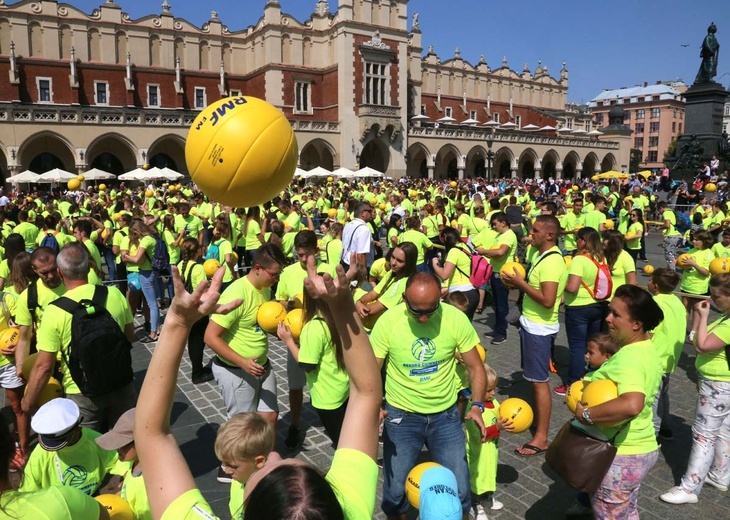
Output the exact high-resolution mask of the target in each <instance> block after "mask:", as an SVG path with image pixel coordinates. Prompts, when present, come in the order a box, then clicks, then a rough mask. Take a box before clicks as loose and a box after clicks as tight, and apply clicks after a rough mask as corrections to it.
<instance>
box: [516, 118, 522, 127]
mask: <svg viewBox="0 0 730 520" xmlns="http://www.w3.org/2000/svg"><path fill="white" fill-rule="evenodd" d="M515 123H516V124H517V128H522V116H517V117H515Z"/></svg>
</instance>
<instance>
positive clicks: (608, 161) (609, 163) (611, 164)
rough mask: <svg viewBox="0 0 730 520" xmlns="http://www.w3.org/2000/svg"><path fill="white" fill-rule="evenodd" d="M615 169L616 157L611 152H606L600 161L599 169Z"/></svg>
mask: <svg viewBox="0 0 730 520" xmlns="http://www.w3.org/2000/svg"><path fill="white" fill-rule="evenodd" d="M615 169H616V158H615V157H614V156H613V154H612V153H609V154H606V157H604V158H603V160H602V161H601V171H602V172H607V171H610V170H615Z"/></svg>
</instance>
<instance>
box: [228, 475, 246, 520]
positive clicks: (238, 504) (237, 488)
mask: <svg viewBox="0 0 730 520" xmlns="http://www.w3.org/2000/svg"><path fill="white" fill-rule="evenodd" d="M245 490H246V486H244V485H243V484H242V483H240V482H239V481H237V480H236V479H235V478H234V479H232V480H231V492H230V497H229V498H228V511H229V512H230V513H231V520H243V494H244V492H245Z"/></svg>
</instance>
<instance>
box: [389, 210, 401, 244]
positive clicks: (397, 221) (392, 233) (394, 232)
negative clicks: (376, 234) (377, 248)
mask: <svg viewBox="0 0 730 520" xmlns="http://www.w3.org/2000/svg"><path fill="white" fill-rule="evenodd" d="M402 225H403V217H401V215H400V213H394V214H393V215H391V217H390V220H389V221H388V231H387V237H388V247H389V248H394V247H395V246H397V245H398V237H399V236H400V234H401V226H402Z"/></svg>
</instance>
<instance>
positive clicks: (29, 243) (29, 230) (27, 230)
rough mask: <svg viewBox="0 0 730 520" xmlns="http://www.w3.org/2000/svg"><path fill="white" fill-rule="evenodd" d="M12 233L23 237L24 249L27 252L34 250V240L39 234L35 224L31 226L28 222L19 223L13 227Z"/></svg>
mask: <svg viewBox="0 0 730 520" xmlns="http://www.w3.org/2000/svg"><path fill="white" fill-rule="evenodd" d="M13 233H18V234H19V235H20V236H22V237H23V240H24V241H25V248H26V249H27V250H33V249H35V239H36V238H37V237H38V233H39V230H38V227H37V226H36V225H35V224H31V223H30V222H21V223H20V224H18V225H17V226H15V229H13Z"/></svg>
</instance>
